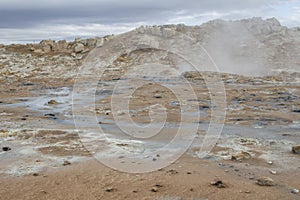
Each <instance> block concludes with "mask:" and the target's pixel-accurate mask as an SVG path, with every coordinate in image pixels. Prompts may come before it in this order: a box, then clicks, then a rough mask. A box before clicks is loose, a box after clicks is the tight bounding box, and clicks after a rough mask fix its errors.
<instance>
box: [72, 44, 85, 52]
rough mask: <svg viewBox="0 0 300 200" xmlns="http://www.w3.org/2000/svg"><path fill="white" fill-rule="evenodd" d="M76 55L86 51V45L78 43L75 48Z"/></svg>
mask: <svg viewBox="0 0 300 200" xmlns="http://www.w3.org/2000/svg"><path fill="white" fill-rule="evenodd" d="M74 51H75V53H81V52H83V51H84V45H83V44H81V43H77V44H76V46H75V48H74Z"/></svg>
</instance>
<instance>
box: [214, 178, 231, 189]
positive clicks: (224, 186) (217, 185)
mask: <svg viewBox="0 0 300 200" xmlns="http://www.w3.org/2000/svg"><path fill="white" fill-rule="evenodd" d="M210 185H213V186H216V187H217V188H226V187H227V185H226V184H224V183H223V181H222V180H219V179H216V180H214V181H213V182H211V183H210Z"/></svg>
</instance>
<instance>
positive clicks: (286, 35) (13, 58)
mask: <svg viewBox="0 0 300 200" xmlns="http://www.w3.org/2000/svg"><path fill="white" fill-rule="evenodd" d="M162 27H167V28H171V29H174V30H177V31H180V32H182V33H184V34H187V35H189V36H192V37H193V38H196V39H197V41H198V42H199V43H200V44H201V45H202V46H203V47H205V48H206V50H207V51H208V52H209V54H210V55H211V57H212V58H213V59H214V61H215V62H216V64H217V65H218V67H219V69H220V70H221V71H223V72H229V73H241V74H246V75H267V74H269V73H273V72H274V71H279V70H283V71H290V72H298V71H300V57H299V55H300V28H287V27H285V26H281V24H280V23H279V22H278V21H277V20H276V19H275V18H271V19H267V20H263V19H261V18H252V19H245V20H238V21H223V20H214V21H210V22H207V23H204V24H202V25H200V26H185V25H164V26H162ZM113 39H114V36H106V37H98V38H91V39H76V40H75V41H72V42H67V41H65V40H62V41H53V40H43V41H41V42H40V43H39V44H26V45H21V44H12V45H7V46H5V45H0V73H1V75H0V79H3V78H4V79H5V78H9V77H20V78H24V77H30V76H35V75H36V74H37V73H38V74H40V75H42V76H54V77H57V76H60V77H66V76H67V77H73V76H74V75H75V74H76V70H77V66H80V64H81V63H82V60H83V58H84V57H85V56H86V55H87V54H88V53H89V52H90V51H91V50H92V49H94V48H101V46H102V45H103V44H104V43H106V42H109V41H111V40H113ZM66 72H68V73H66Z"/></svg>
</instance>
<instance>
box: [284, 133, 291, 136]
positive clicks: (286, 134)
mask: <svg viewBox="0 0 300 200" xmlns="http://www.w3.org/2000/svg"><path fill="white" fill-rule="evenodd" d="M282 136H291V134H289V133H284V134H282Z"/></svg>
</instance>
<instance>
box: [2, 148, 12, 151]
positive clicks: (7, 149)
mask: <svg viewBox="0 0 300 200" xmlns="http://www.w3.org/2000/svg"><path fill="white" fill-rule="evenodd" d="M10 150H11V148H10V147H2V151H10Z"/></svg>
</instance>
